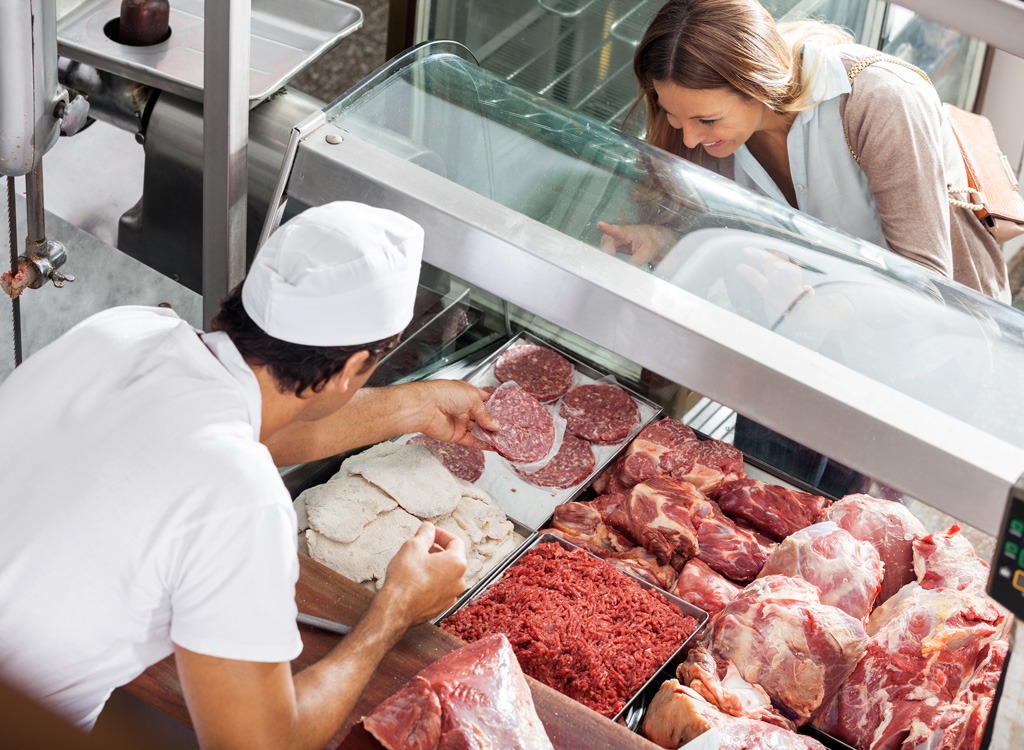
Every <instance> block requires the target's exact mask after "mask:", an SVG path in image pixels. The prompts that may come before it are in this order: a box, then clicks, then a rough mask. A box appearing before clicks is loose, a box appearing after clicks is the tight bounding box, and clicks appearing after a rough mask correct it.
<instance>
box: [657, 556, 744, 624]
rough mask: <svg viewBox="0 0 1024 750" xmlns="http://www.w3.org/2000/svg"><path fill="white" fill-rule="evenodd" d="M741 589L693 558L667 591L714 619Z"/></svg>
mask: <svg viewBox="0 0 1024 750" xmlns="http://www.w3.org/2000/svg"><path fill="white" fill-rule="evenodd" d="M741 590H742V589H741V588H740V587H739V586H737V585H736V584H735V583H733V582H732V581H730V580H729V579H728V578H725V577H724V576H722V575H719V574H718V573H716V572H715V571H713V570H712V569H711V568H709V567H708V565H707V563H705V562H702V561H701V560H698V559H697V558H694V559H692V560H690V561H689V562H687V563H686V565H684V566H683V569H682V570H681V571H679V578H678V579H677V580H676V584H675V586H674V587H673V588H671V589H669V591H670V592H671V593H673V594H675V595H676V596H678V597H679V598H680V599H682V600H684V601H687V602H689V603H690V604H692V605H693V606H695V607H700V608H701V609H703V610H704V611H705V612H707V613H708V614H709V615H711V616H712V617H714V616H715V615H716V614H718V613H719V612H720V611H721V610H722V609H723V608H724V607H725V605H726V604H728V603H729V602H731V601H732V600H733V599H735V598H736V595H737V594H738V593H740V591H741Z"/></svg>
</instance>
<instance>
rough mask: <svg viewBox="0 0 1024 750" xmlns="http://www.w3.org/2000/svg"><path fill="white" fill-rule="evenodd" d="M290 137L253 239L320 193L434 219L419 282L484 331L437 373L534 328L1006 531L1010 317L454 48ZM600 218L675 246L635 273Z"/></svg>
mask: <svg viewBox="0 0 1024 750" xmlns="http://www.w3.org/2000/svg"><path fill="white" fill-rule="evenodd" d="M292 146H293V148H292V149H291V152H292V154H293V158H291V159H290V160H289V161H288V162H287V163H286V166H285V170H284V172H283V174H282V178H281V180H280V183H279V193H278V195H276V196H275V198H274V200H273V205H274V206H275V207H276V209H275V210H274V211H272V212H271V214H270V215H269V217H268V222H267V225H266V226H265V227H264V236H265V235H266V234H267V232H268V231H269V230H270V229H272V228H273V227H274V226H276V225H277V224H278V223H279V222H280V221H281V220H283V219H285V218H287V217H288V216H290V215H293V214H294V213H296V212H299V211H301V210H304V209H305V208H306V207H308V206H312V205H319V204H322V203H324V202H326V201H330V200H338V199H346V200H358V201H364V202H367V203H371V204H376V205H382V206H388V207H390V208H392V209H395V210H398V211H400V212H402V213H404V214H406V215H408V216H410V217H411V218H413V219H415V220H416V221H418V222H419V223H421V224H422V225H423V227H424V229H425V233H426V246H425V254H424V259H425V261H426V263H427V264H428V265H427V267H426V268H425V271H424V276H423V279H422V281H423V282H424V283H429V284H431V285H434V287H435V289H436V291H437V292H438V293H441V294H443V293H446V292H447V290H448V289H449V287H450V286H452V285H453V286H454V287H457V288H461V289H466V288H468V290H469V292H468V294H467V295H466V296H465V297H464V298H462V299H463V300H464V301H465V302H466V304H468V305H469V306H470V307H471V308H472V310H473V311H474V313H475V315H474V320H475V323H474V325H473V326H472V327H470V328H469V329H467V330H465V331H464V332H463V333H462V335H461V337H460V339H459V340H458V341H457V342H456V345H455V347H454V349H449V350H448V353H447V354H445V355H439V356H438V357H437V358H436V360H435V362H434V364H435V368H434V370H436V369H437V368H441V367H443V366H446V365H451V364H453V362H454V363H458V362H459V360H460V357H461V354H460V353H461V352H472V353H473V354H472V356H470V358H469V359H472V358H473V357H475V356H480V357H482V356H485V355H486V351H487V350H486V348H482V347H481V346H480V342H484V341H486V342H488V345H491V344H493V345H494V346H498V345H500V342H501V341H502V340H507V339H509V338H511V337H513V336H515V335H517V334H519V333H520V332H523V331H525V332H528V333H529V334H531V335H534V336H537V337H539V338H541V339H545V340H547V341H550V342H552V343H553V344H555V345H556V346H558V347H559V348H561V349H563V350H564V351H566V352H569V353H571V354H572V355H573V356H575V357H576V358H578V359H579V360H581V361H584V362H587V363H589V364H591V365H593V366H594V367H595V368H596V369H598V370H600V371H602V372H605V373H608V374H610V375H613V376H614V377H616V378H617V379H618V380H619V381H620V382H622V383H624V384H626V385H629V386H630V387H632V388H634V389H636V390H637V391H638V392H640V393H642V394H643V395H646V396H648V397H650V398H652V399H656V400H657V401H658V402H659V403H660V404H661V405H662V406H664V407H665V408H666V410H667V411H668V412H669V413H674V414H675V415H676V416H683V417H684V418H685V417H686V412H685V410H684V411H678V410H677V407H678V402H677V401H676V400H675V396H676V393H677V392H678V391H679V390H681V389H682V390H686V391H692V392H695V393H697V394H700V395H701V396H702V397H704V398H705V399H707V400H709V401H713V402H714V403H715V404H718V405H721V406H722V407H724V408H726V409H728V410H729V411H731V412H735V413H738V414H740V415H743V416H744V417H746V418H749V419H752V420H756V422H758V423H759V424H762V425H765V426H766V427H767V428H769V429H771V430H772V431H774V432H776V433H778V434H780V435H782V436H784V437H786V438H789V439H792V440H794V441H796V442H798V443H799V444H801V445H803V446H806V447H808V448H809V449H811V450H814V451H817V452H820V453H821V454H823V455H825V456H829V457H831V458H833V459H836V460H838V461H840V462H842V464H844V465H846V466H848V467H850V468H852V469H853V470H855V471H857V472H859V473H861V474H862V475H864V476H865V477H867V478H869V479H870V480H872V481H874V482H875V483H878V484H881V485H884V486H886V487H887V488H890V489H892V490H895V491H898V492H900V493H903V494H904V495H905V497H907V498H915V499H916V500H917V501H920V502H922V503H924V504H926V506H928V507H930V508H931V509H934V510H937V511H941V512H942V513H945V514H948V515H950V516H952V517H954V518H956V519H959V520H960V521H962V522H963V523H965V524H968V525H970V526H972V527H974V528H975V529H977V530H980V532H982V534H983V535H988V536H1000V535H1010V536H1006V539H1007V540H1010V539H1011V537H1012V534H1013V533H1014V530H1017V532H1018V535H1019V528H1020V522H1021V521H1022V520H1024V519H1022V518H1020V515H1021V512H1020V508H1021V499H1020V498H1021V497H1024V494H1022V493H1024V485H1022V483H1021V476H1022V474H1024V405H1022V402H1021V400H1020V399H1019V397H1018V394H1019V393H1021V392H1022V388H1024V314H1022V313H1020V312H1019V311H1017V310H1014V309H1013V308H1010V307H1008V306H1005V305H1002V304H1000V303H998V302H995V301H993V300H991V299H989V298H986V297H984V296H982V295H980V294H978V293H976V292H974V291H972V290H970V289H967V288H966V287H963V286H961V285H959V284H957V283H955V282H952V281H949V280H945V279H942V278H940V277H937V276H935V275H932V274H930V273H928V272H927V271H925V270H923V269H921V268H920V267H918V266H916V265H915V264H913V263H910V262H908V261H906V260H904V259H902V258H900V257H898V256H895V255H894V254H892V253H890V252H888V251H885V250H883V249H881V248H879V247H876V246H873V245H870V244H868V243H866V242H863V241H861V240H859V239H857V238H854V237H852V236H849V235H846V234H843V233H841V232H839V231H837V230H835V229H833V228H831V227H828V226H826V225H824V224H822V223H820V222H818V221H816V220H815V219H812V218H810V217H807V216H805V215H803V214H800V213H798V212H796V211H794V210H792V209H790V208H788V207H786V206H783V205H781V204H778V203H775V202H772V201H769V200H766V199H762V198H760V197H758V196H755V195H753V194H751V193H749V192H747V191H744V190H742V189H741V188H739V187H738V186H736V185H735V184H734V183H732V182H730V181H728V180H725V179H722V178H720V177H718V176H716V175H714V174H712V173H710V172H708V171H706V170H703V169H701V168H700V167H697V166H695V165H691V164H689V163H686V162H684V161H681V160H678V159H675V158H673V157H671V156H669V155H667V154H665V153H664V152H661V151H659V150H657V149H654V148H652V147H650V146H648V145H647V144H645V143H643V142H642V141H640V140H637V139H635V138H633V137H631V136H629V135H626V134H624V133H622V132H621V131H618V130H616V129H614V128H612V127H610V126H608V125H606V124H605V123H602V122H600V121H599V120H596V119H594V118H590V117H587V116H586V115H582V114H580V113H578V112H574V111H571V110H569V109H566V108H564V107H561V106H559V105H557V104H555V103H553V102H551V101H550V100H548V99H546V98H543V97H538V96H536V95H535V94H532V93H530V92H528V91H524V90H522V89H519V88H517V87H515V86H511V85H510V84H509V83H508V82H506V81H505V80H503V79H502V78H501V77H500V76H497V75H495V74H493V73H491V72H489V71H487V70H485V69H483V68H481V67H480V66H479V65H478V64H476V62H475V61H474V60H473V56H472V55H471V54H470V53H469V51H468V50H466V49H465V48H464V47H462V46H460V45H457V44H454V43H451V42H443V43H430V44H427V45H424V46H421V47H419V48H416V49H414V50H411V51H409V52H408V53H407V54H406V55H404V56H402V57H400V58H398V59H396V60H394V61H392V62H391V63H389V64H388V65H387V66H385V67H384V68H382V69H381V70H380V71H378V72H377V73H376V74H375V75H374V76H371V77H370V78H369V79H367V80H366V81H365V82H364V83H363V84H362V85H361V86H359V87H358V88H357V89H356V90H353V91H351V92H349V93H348V94H346V95H345V96H343V97H342V98H340V99H339V100H337V101H336V102H334V103H333V104H331V105H329V106H328V107H326V108H325V110H324V112H323V116H322V117H318V118H314V119H313V120H311V121H309V122H307V123H305V124H303V125H301V126H299V127H297V128H296V130H295V132H294V133H293V141H292ZM600 220H605V221H614V222H648V223H656V224H657V226H658V227H660V228H661V230H663V231H665V232H666V233H667V235H668V236H670V237H671V241H670V242H669V243H668V244H667V246H666V247H667V252H666V253H665V254H664V257H663V259H662V260H661V261H660V262H658V263H657V264H656V265H653V266H645V267H637V266H634V265H633V264H631V263H630V262H629V259H628V258H625V257H621V256H616V255H611V254H608V253H606V252H603V251H602V250H601V249H600V239H601V232H600V231H599V229H598V228H597V222H598V221H600ZM759 278H763V280H769V281H770V282H771V283H770V284H767V285H765V284H758V283H757V280H758V279H759ZM495 337H496V338H495ZM461 347H466V348H465V349H462V348H461ZM434 370H432V368H431V367H430V366H426V367H424V366H423V364H422V363H421V365H420V368H419V369H418V370H417V372H416V374H415V376H416V377H429V376H430V375H431V374H432V373H433V372H434ZM445 372H446V373H450V372H451V370H450V368H449V369H448V370H446V371H445ZM456 376H458V375H456ZM763 468H764V469H765V471H766V472H767V473H768V474H769V475H770V476H780V475H782V474H784V472H775V471H774V469H775V468H776V467H773V466H771V465H770V464H766V465H764V466H763ZM286 481H288V480H287V479H286ZM303 481H307V482H308V476H307V477H305V478H304V480H303ZM810 489H813V488H810ZM499 501H500V500H499ZM1004 552H1005V548H1004V546H1003V545H1002V543H1000V546H998V547H996V550H995V557H994V558H993V577H992V581H991V584H990V591H991V592H992V593H993V595H994V596H996V598H997V599H999V600H1000V601H1001V602H1003V603H1005V604H1006V605H1007V606H1009V607H1010V608H1011V609H1012V610H1013V611H1015V612H1016V613H1017V614H1021V613H1022V612H1024V606H1022V604H1024V597H1022V596H1021V592H1020V591H1019V590H1018V589H1019V584H1020V581H1021V579H1022V578H1024V573H1021V574H1018V573H1017V571H1018V570H1019V569H1022V568H1024V566H1021V565H1020V564H1019V562H1020V561H1019V560H1018V559H1016V558H1015V559H1013V560H1009V559H1007V558H1006V557H1005V555H1004V554H1003V553H1004Z"/></svg>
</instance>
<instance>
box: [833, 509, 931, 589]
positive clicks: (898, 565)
mask: <svg viewBox="0 0 1024 750" xmlns="http://www.w3.org/2000/svg"><path fill="white" fill-rule="evenodd" d="M827 515H828V520H830V521H834V522H835V523H836V525H838V526H839V527H840V528H843V529H846V530H847V531H849V532H850V533H851V534H852V535H853V537H854V538H855V539H860V540H861V541H862V542H870V543H871V544H872V545H873V546H874V548H875V549H876V550H878V556H879V557H880V558H881V560H882V564H883V565H884V566H885V577H884V578H882V590H881V591H879V592H878V596H877V598H876V599H875V606H876V607H877V606H878V605H879V604H881V603H882V602H884V601H886V600H887V599H888V598H889V597H890V596H892V595H893V594H895V593H896V592H897V591H899V590H900V589H901V588H902V587H903V586H904V585H905V584H908V583H910V582H911V581H913V580H915V577H914V553H913V546H912V543H913V541H914V537H915V536H919V535H922V536H923V535H924V534H925V533H926V532H925V528H924V526H922V525H921V522H920V521H918V520H917V519H916V518H914V516H913V514H911V512H910V511H909V510H907V509H906V507H904V506H903V505H901V504H900V503H897V502H894V501H892V500H879V499H878V498H875V497H871V496H870V495H847V496H846V497H844V498H843V499H842V500H838V501H837V502H834V503H832V505H830V506H829V508H828V511H827Z"/></svg>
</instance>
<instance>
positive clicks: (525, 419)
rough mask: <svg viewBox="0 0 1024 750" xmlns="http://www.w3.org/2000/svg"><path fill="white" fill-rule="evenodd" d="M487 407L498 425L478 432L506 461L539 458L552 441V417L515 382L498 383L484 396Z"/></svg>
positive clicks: (550, 445)
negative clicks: (492, 430) (495, 428)
mask: <svg viewBox="0 0 1024 750" xmlns="http://www.w3.org/2000/svg"><path fill="white" fill-rule="evenodd" d="M487 410H488V411H489V412H490V413H491V416H492V417H494V419H495V420H496V421H497V422H498V424H500V425H501V427H500V428H499V429H498V430H497V431H495V432H488V433H484V434H482V435H481V437H482V438H484V439H487V440H489V441H490V443H491V444H492V445H493V446H494V450H496V451H497V452H498V453H500V454H501V455H503V456H504V457H505V458H507V459H508V460H509V461H519V462H522V463H529V462H531V461H539V460H540V459H542V458H544V456H546V455H548V453H550V452H551V448H552V447H553V446H554V444H555V418H554V417H553V416H552V415H551V412H549V411H548V410H547V409H545V408H544V405H543V404H541V402H540V401H538V400H537V399H535V398H534V397H533V396H531V395H530V394H529V393H527V392H526V391H525V390H523V389H522V388H521V387H519V386H504V385H503V386H501V387H500V388H498V389H497V390H496V391H495V392H494V394H493V395H492V396H491V397H490V398H489V399H487Z"/></svg>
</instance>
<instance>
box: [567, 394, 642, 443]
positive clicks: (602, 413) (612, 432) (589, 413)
mask: <svg viewBox="0 0 1024 750" xmlns="http://www.w3.org/2000/svg"><path fill="white" fill-rule="evenodd" d="M559 414H561V415H562V416H563V417H565V429H566V430H568V431H569V432H571V433H572V434H573V435H575V436H576V437H581V438H583V439H584V440H589V441H590V442H592V443H596V444H598V445H614V444H615V443H619V442H622V441H623V440H625V439H626V438H627V437H629V433H630V431H631V430H632V429H633V428H634V427H635V426H636V425H637V424H639V422H640V410H639V409H638V408H637V405H636V402H635V401H634V400H633V399H632V397H631V396H630V395H629V394H628V393H626V391H624V390H623V389H622V388H619V387H618V386H617V385H603V384H593V385H579V386H576V387H575V388H573V389H572V390H571V391H569V392H568V393H567V394H565V398H564V399H562V406H561V409H560V410H559Z"/></svg>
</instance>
